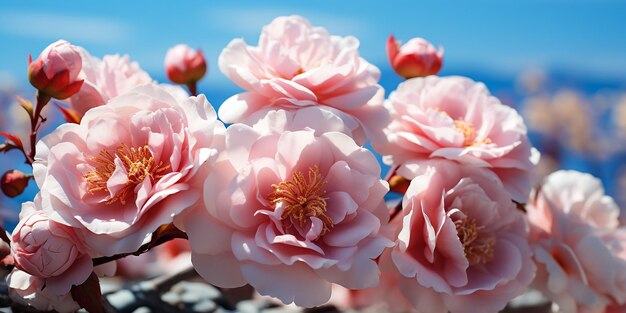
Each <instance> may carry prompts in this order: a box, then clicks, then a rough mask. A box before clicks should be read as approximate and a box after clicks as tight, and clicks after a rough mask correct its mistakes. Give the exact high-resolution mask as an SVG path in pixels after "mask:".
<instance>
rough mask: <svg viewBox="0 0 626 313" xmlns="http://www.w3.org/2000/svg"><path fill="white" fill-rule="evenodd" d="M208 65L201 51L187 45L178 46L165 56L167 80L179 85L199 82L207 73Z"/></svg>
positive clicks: (168, 51)
mask: <svg viewBox="0 0 626 313" xmlns="http://www.w3.org/2000/svg"><path fill="white" fill-rule="evenodd" d="M206 68H207V64H206V61H205V59H204V55H203V54H202V51H200V50H194V49H192V48H190V47H189V46H187V45H184V44H180V45H176V46H174V47H172V48H170V49H169V50H167V54H166V55H165V71H166V72H167V78H169V79H170V80H171V81H173V82H175V83H177V84H188V83H192V82H197V81H199V80H200V79H202V77H203V76H204V74H205V73H206Z"/></svg>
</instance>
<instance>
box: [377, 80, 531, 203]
mask: <svg viewBox="0 0 626 313" xmlns="http://www.w3.org/2000/svg"><path fill="white" fill-rule="evenodd" d="M385 105H386V106H387V107H388V109H389V110H390V111H391V112H392V113H391V115H392V121H391V123H390V124H389V125H388V126H387V127H386V128H385V129H384V132H385V134H386V138H384V140H382V141H376V140H375V138H372V144H373V145H374V147H375V148H376V150H377V151H378V152H380V153H381V154H383V155H384V156H385V158H384V160H385V162H386V163H387V164H398V165H399V164H403V163H405V162H407V161H409V160H424V159H429V158H445V159H449V160H455V161H457V162H459V163H463V164H468V165H471V166H475V167H486V168H490V169H491V170H492V171H494V172H495V173H496V174H498V176H499V177H500V179H501V180H502V181H503V182H504V186H505V187H506V189H507V191H509V193H510V194H511V197H512V198H513V199H514V200H515V201H517V202H521V203H524V202H525V201H526V199H527V198H528V194H529V192H530V188H531V175H532V171H533V169H534V167H535V164H537V162H538V159H539V153H538V152H537V151H536V150H535V149H534V148H532V147H531V145H530V143H529V142H528V137H527V135H526V126H525V125H524V121H523V120H522V118H521V116H520V115H519V114H518V113H517V112H516V111H515V110H514V109H512V108H510V107H508V106H505V105H503V104H502V103H500V101H499V100H498V99H497V98H495V97H493V96H491V95H490V94H489V91H488V90H487V88H486V87H485V85H483V84H482V83H476V82H474V81H472V80H470V79H468V78H464V77H437V76H429V77H425V78H413V79H409V80H407V81H406V82H404V83H402V84H400V85H399V86H398V89H397V90H396V91H394V92H392V93H391V95H390V96H389V100H388V102H387V103H386V104H385ZM407 178H410V177H407Z"/></svg>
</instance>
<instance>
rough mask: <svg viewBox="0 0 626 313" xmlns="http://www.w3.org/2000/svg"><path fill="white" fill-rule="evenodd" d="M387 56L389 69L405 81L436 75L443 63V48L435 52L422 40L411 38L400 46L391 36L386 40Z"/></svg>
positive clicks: (429, 44) (428, 43)
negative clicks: (391, 68)
mask: <svg viewBox="0 0 626 313" xmlns="http://www.w3.org/2000/svg"><path fill="white" fill-rule="evenodd" d="M387 55H388V56H389V63H391V67H393V69H394V70H395V71H396V73H398V75H400V76H402V77H404V78H406V79H409V78H413V77H424V76H428V75H436V74H437V73H438V72H439V70H440V69H441V65H442V63H443V48H441V47H439V50H437V49H435V47H434V46H433V45H432V44H431V43H430V42H428V41H426V40H424V39H423V38H413V39H411V40H409V42H407V43H405V44H404V45H402V46H400V42H399V41H397V40H396V39H395V38H394V37H393V35H391V36H389V39H388V40H387Z"/></svg>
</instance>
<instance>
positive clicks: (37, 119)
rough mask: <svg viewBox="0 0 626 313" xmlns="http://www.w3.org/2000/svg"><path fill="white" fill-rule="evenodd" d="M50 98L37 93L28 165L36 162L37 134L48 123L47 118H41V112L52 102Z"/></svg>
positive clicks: (27, 159)
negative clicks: (42, 125)
mask: <svg viewBox="0 0 626 313" xmlns="http://www.w3.org/2000/svg"><path fill="white" fill-rule="evenodd" d="M50 99H51V98H50V96H49V95H47V94H45V93H43V92H40V91H37V104H36V105H35V111H34V112H33V115H32V116H31V117H30V153H29V154H28V156H27V157H26V163H28V164H30V165H32V164H33V162H34V161H35V153H36V150H35V146H36V145H37V134H38V133H39V129H40V128H41V124H42V123H43V122H45V121H46V119H45V118H43V117H41V111H42V110H43V108H44V107H45V106H46V104H48V102H50Z"/></svg>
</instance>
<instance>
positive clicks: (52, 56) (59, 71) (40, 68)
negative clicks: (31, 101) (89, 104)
mask: <svg viewBox="0 0 626 313" xmlns="http://www.w3.org/2000/svg"><path fill="white" fill-rule="evenodd" d="M82 65H83V62H82V58H81V55H80V52H79V50H78V49H77V47H75V46H73V45H71V44H70V43H69V42H67V41H65V40H59V41H57V42H55V43H53V44H51V45H49V46H48V47H47V48H46V49H45V50H43V52H41V54H40V55H39V57H38V58H37V59H36V60H35V61H32V60H31V58H30V57H29V60H28V80H29V81H30V83H31V84H32V85H33V87H35V88H37V89H38V90H39V91H40V92H42V93H44V94H46V95H48V96H50V97H53V98H56V99H59V100H62V99H66V98H68V97H70V96H72V95H74V94H75V93H77V92H78V91H79V90H80V88H81V87H82V85H83V80H82V79H79V74H80V73H81V69H82Z"/></svg>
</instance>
